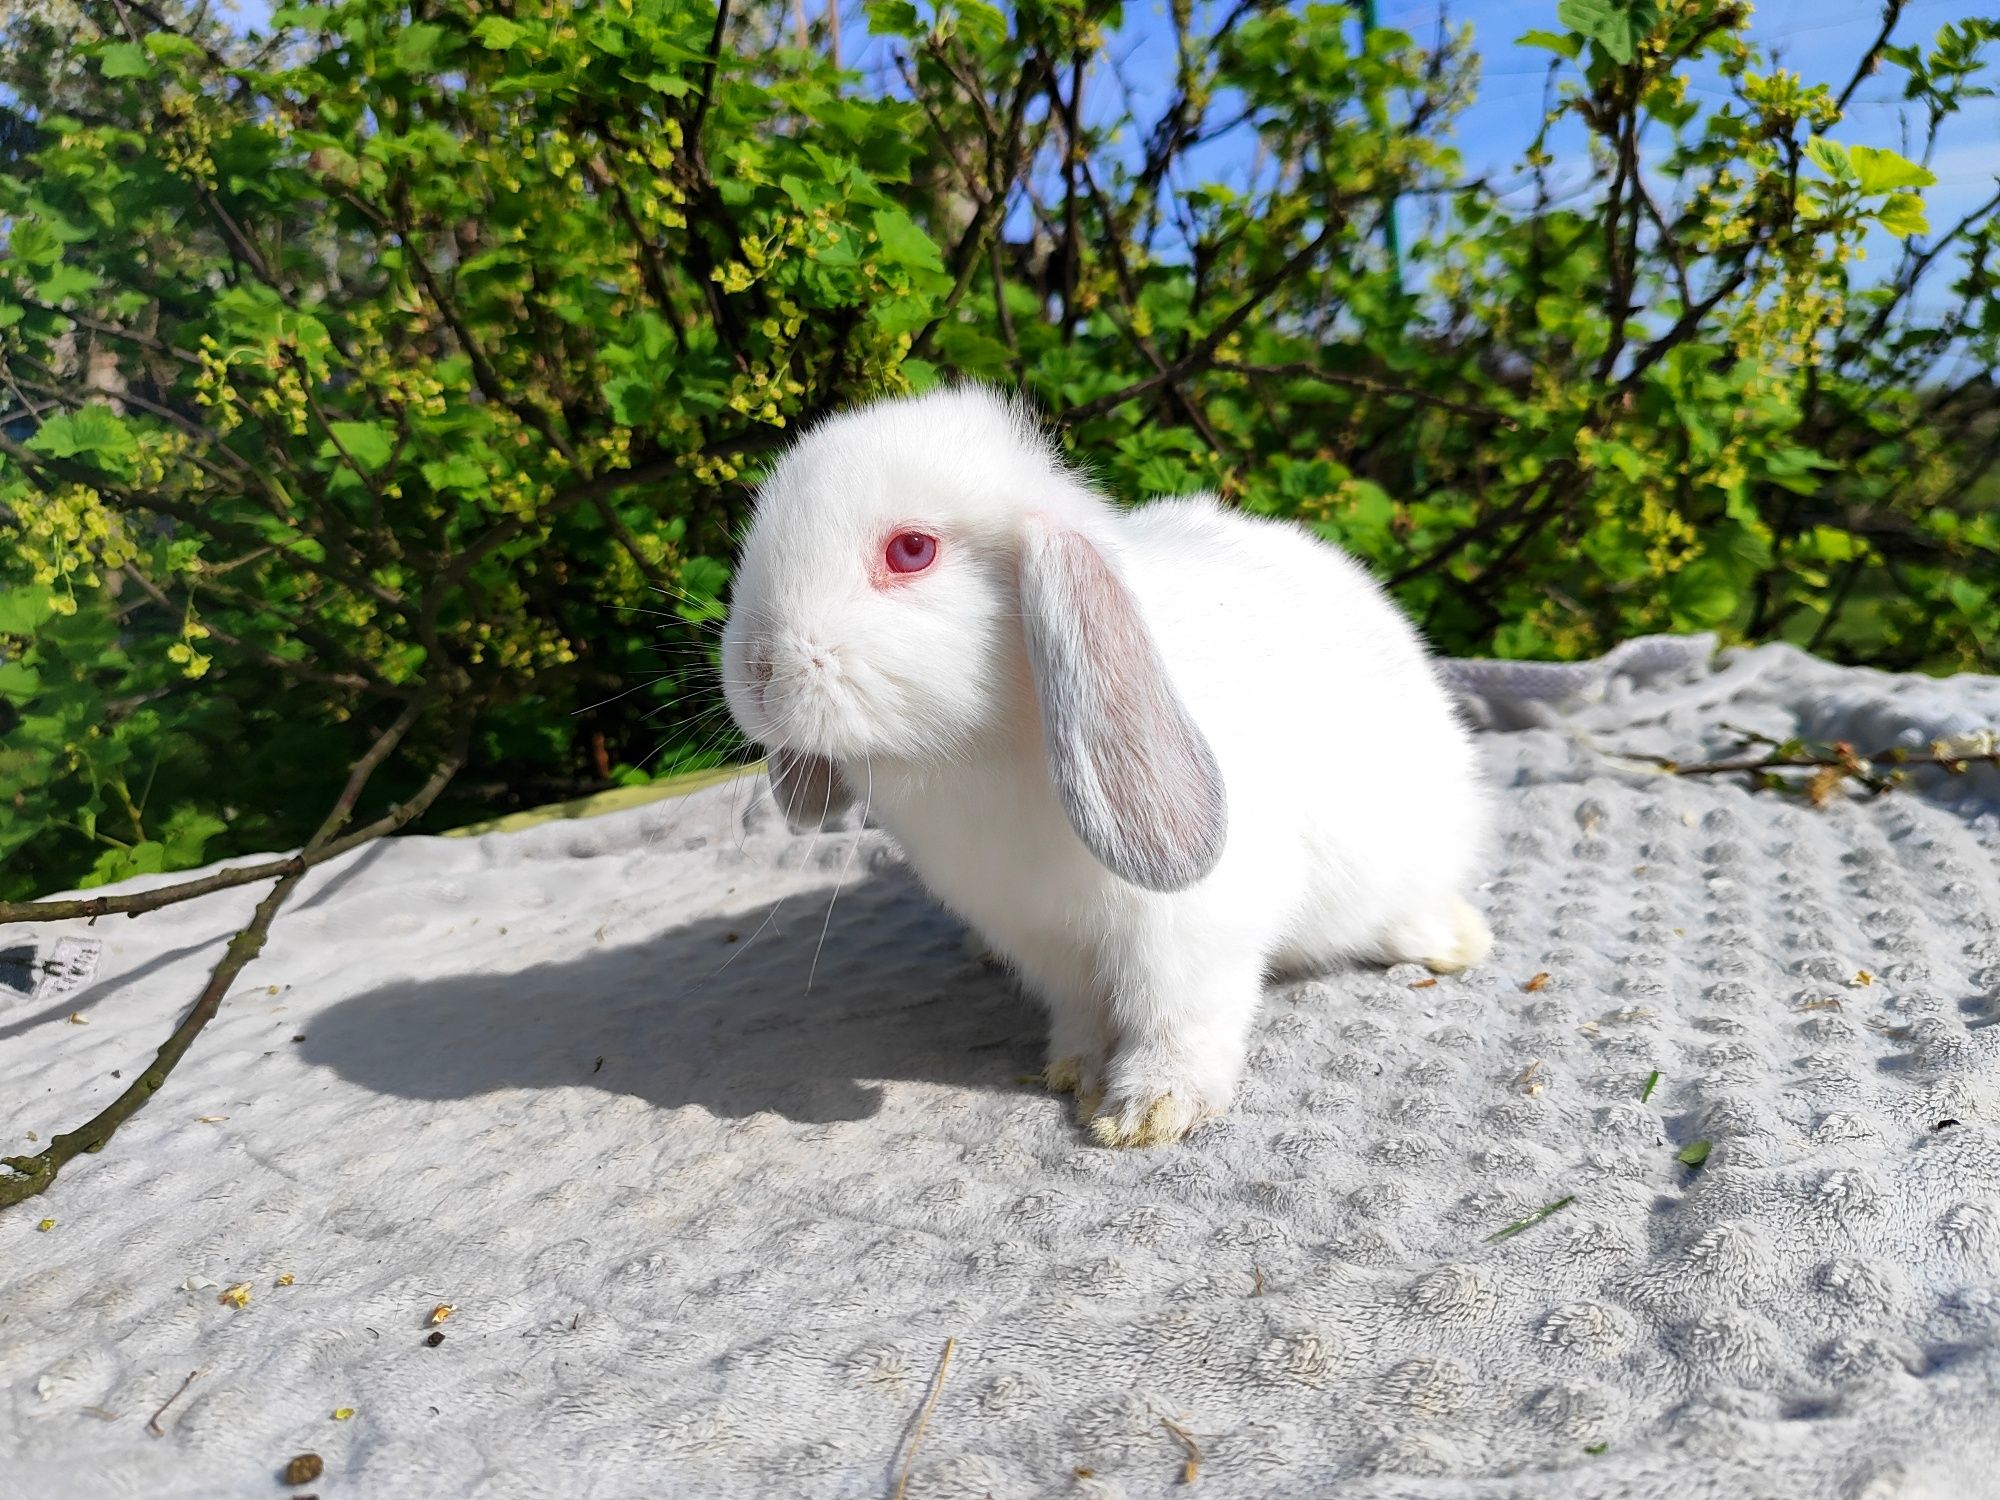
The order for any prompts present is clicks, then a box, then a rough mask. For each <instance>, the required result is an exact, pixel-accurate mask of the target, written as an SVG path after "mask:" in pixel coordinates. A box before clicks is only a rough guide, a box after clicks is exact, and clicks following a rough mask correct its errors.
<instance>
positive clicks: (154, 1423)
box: [146, 1370, 201, 1437]
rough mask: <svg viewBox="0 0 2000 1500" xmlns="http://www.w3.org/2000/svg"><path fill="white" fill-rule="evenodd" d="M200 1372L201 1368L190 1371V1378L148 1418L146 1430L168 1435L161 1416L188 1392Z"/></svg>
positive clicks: (154, 1433)
mask: <svg viewBox="0 0 2000 1500" xmlns="http://www.w3.org/2000/svg"><path fill="white" fill-rule="evenodd" d="M200 1374H201V1371H199V1370H189V1371H188V1378H187V1379H186V1380H183V1381H182V1382H181V1387H180V1389H179V1390H177V1391H175V1392H174V1393H173V1394H172V1395H171V1396H169V1397H167V1399H166V1400H164V1401H162V1402H161V1403H160V1409H159V1410H158V1411H156V1412H154V1413H153V1415H152V1416H150V1417H148V1418H147V1419H146V1431H148V1432H150V1433H152V1435H153V1436H154V1437H165V1436H166V1435H167V1429H166V1428H164V1427H162V1426H161V1425H160V1418H162V1417H164V1416H165V1415H166V1414H167V1408H168V1407H170V1406H172V1405H173V1404H174V1403H175V1402H176V1401H178V1400H180V1399H181V1397H183V1396H185V1395H186V1394H187V1388H188V1387H189V1386H191V1385H193V1384H194V1383H195V1378H196V1377H197V1376H199V1375H200Z"/></svg>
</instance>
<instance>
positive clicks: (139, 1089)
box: [0, 710, 472, 1208]
mask: <svg viewBox="0 0 2000 1500" xmlns="http://www.w3.org/2000/svg"><path fill="white" fill-rule="evenodd" d="M471 723H472V716H471V713H470V712H469V710H468V711H465V712H462V713H461V715H460V720H459V729H458V736H457V740H456V743H455V744H454V746H453V748H452V751H451V753H450V754H449V755H448V756H447V757H446V759H445V760H444V762H443V763H442V764H441V765H439V766H438V768H437V769H436V771H435V772H433V773H432V775H431V778H430V780H429V781H428V782H426V783H425V784H424V786H423V788H422V789H421V790H420V791H419V792H418V793H417V795H416V796H415V797H413V798H411V799H410V801H409V802H407V803H405V804H404V805H403V806H402V807H400V808H398V809H397V810H396V812H395V813H394V814H392V816H391V818H389V819H383V820H380V822H379V823H378V824H375V825H371V828H379V827H380V826H381V823H393V824H394V826H397V827H400V826H402V824H404V823H407V822H410V821H411V820H412V819H414V818H417V817H419V816H421V815H422V813H423V812H424V811H425V810H426V809H428V808H429V807H430V805H431V804H432V803H433V802H435V801H436V800H437V798H438V795H439V794H440V793H441V792H443V791H444V789H445V787H446V786H447V785H448V784H449V783H450V781H451V779H452V777H454V776H456V775H457V774H458V771H459V768H460V767H461V766H463V765H464V764H465V757H466V749H467V744H468V742H469V740H470V737H471ZM398 724H399V725H402V727H403V728H407V727H408V726H407V725H406V724H403V723H402V721H401V720H400V719H399V720H398ZM394 728H395V726H392V729H394ZM396 733H397V737H398V738H400V737H401V731H400V730H396ZM388 734H389V732H388V731H385V732H384V734H383V736H382V737H381V739H387V738H388ZM380 743H381V740H380V739H378V741H377V744H378V746H379V745H380ZM392 748H393V742H392ZM387 754H388V751H387V750H383V751H382V752H381V754H380V755H376V754H375V753H374V751H373V750H372V749H371V751H370V754H369V755H367V756H364V757H363V758H362V761H361V762H360V763H358V764H357V765H356V767H355V773H354V775H351V776H350V777H349V778H348V784H347V786H346V787H345V788H344V789H343V790H342V792H341V796H340V799H339V800H338V801H337V802H336V803H335V804H334V806H333V809H332V811H330V812H329V813H328V814H327V817H326V820H325V822H323V823H322V824H321V825H320V830H319V832H318V833H317V834H315V835H314V838H315V840H324V839H328V838H330V837H331V836H332V835H333V834H334V833H335V832H337V831H338V830H339V829H340V828H341V827H342V826H343V825H344V824H345V823H346V821H347V819H348V816H349V815H350V813H351V812H352V809H353V805H354V801H355V799H356V798H358V797H359V795H360V791H361V785H362V783H363V782H365V780H366V775H365V774H364V768H365V770H366V771H372V770H373V769H374V768H375V767H376V766H379V765H380V763H381V761H382V759H384V758H386V756H387ZM365 831H366V830H364V832H365ZM371 836H373V837H379V836H380V835H379V833H374V834H371ZM356 841H359V836H358V835H357V836H356V839H355V840H354V841H341V842H347V843H348V845H349V847H352V845H353V842H356ZM333 847H334V845H333V844H323V845H321V847H320V848H318V849H316V848H314V847H313V846H311V845H308V846H307V849H306V851H305V853H304V854H302V855H301V856H299V858H300V860H301V861H302V862H303V861H304V859H305V858H306V857H307V856H309V855H312V854H320V853H322V851H323V850H325V849H331V848H333ZM304 879H305V867H304V866H303V863H302V864H301V868H299V869H297V870H295V871H293V872H291V873H289V874H286V875H285V876H284V877H283V878H281V879H280V880H279V881H278V882H277V884H275V885H273V886H272V887H271V889H270V891H269V892H268V893H267V894H266V895H265V897H264V899H263V900H262V901H260V902H258V903H257V909H256V911H255V912H254V913H253V914H252V915H251V918H250V921H249V924H248V925H247V926H245V927H244V928H243V929H242V931H240V932H238V933H237V934H236V936H235V937H233V938H231V939H230V940H229V947H228V948H227V949H226V950H225V951H224V953H223V955H222V959H221V961H220V962H219V963H217V964H216V966H215V968H214V970H213V971H212V972H211V973H210V975H209V978H208V983H207V984H206V985H204V986H203V987H202V992H201V994H200V995H199V996H197V997H196V999H195V1003H194V1006H193V1008H192V1009H190V1010H189V1011H188V1013H187V1015H186V1016H185V1017H183V1018H182V1020H181V1023H180V1025H179V1026H177V1027H175V1028H174V1031H173V1033H172V1035H170V1036H169V1037H168V1038H167V1039H166V1041H165V1042H163V1043H162V1044H161V1045H160V1049H159V1051H158V1052H157V1053H155V1054H154V1056H153V1061H152V1063H151V1064H150V1065H149V1066H148V1067H147V1068H146V1069H145V1070H144V1071H143V1072H142V1073H140V1075H139V1076H138V1077H137V1078H136V1079H135V1080H134V1081H133V1082H132V1083H131V1084H130V1085H129V1086H128V1087H127V1088H126V1089H125V1091H124V1092H123V1093H122V1094H120V1095H119V1096H118V1097H117V1098H116V1099H114V1100H112V1101H111V1103H110V1104H108V1105H106V1106H105V1107H104V1108H103V1109H102V1110H100V1111H98V1113H97V1114H95V1115H93V1116H92V1117H91V1118H90V1119H88V1120H86V1121H85V1122H84V1123H83V1124H81V1125H79V1126H78V1127H77V1128H76V1129H75V1130H69V1131H64V1132H62V1133H61V1134H59V1135H56V1136H54V1137H52V1138H51V1139H50V1141H49V1144H48V1147H47V1148H46V1149H45V1150H43V1151H42V1152H40V1153H39V1154H37V1155H35V1156H9V1157H5V1158H0V1164H4V1165H5V1166H7V1167H9V1168H11V1169H12V1170H13V1172H14V1174H15V1175H13V1176H12V1177H6V1178H0V1208H5V1207H8V1206H9V1205H11V1204H15V1203H20V1202H23V1201H24V1200H26V1199H28V1198H31V1197H33V1196H34V1195H35V1194H37V1193H41V1192H45V1191H46V1190H47V1189H48V1188H49V1186H50V1185H51V1184H52V1183H53V1182H54V1181H55V1180H56V1176H57V1174H58V1173H59V1172H61V1171H62V1169H63V1167H64V1166H66V1165H67V1164H68V1163H69V1162H70V1161H72V1160H73V1159H75V1158H76V1157H78V1156H80V1155H82V1154H83V1153H84V1152H86V1151H101V1150H103V1149H104V1145H105V1143H106V1142H107V1141H109V1140H110V1139H111V1137H112V1135H113V1134H114V1133H115V1132H116V1131H117V1129H118V1127H119V1126H121V1125H123V1124H124V1123H125V1121H126V1120H128V1119H130V1118H131V1117H132V1116H133V1115H135V1114H137V1113H138V1112H139V1111H140V1110H141V1109H143V1108H144V1107H145V1105H146V1102H147V1101H148V1100H149V1099H151V1098H152V1097H153V1095H154V1094H156V1093H158V1092H159V1090H160V1089H161V1088H162V1087H164V1086H165V1084H166V1081H167V1075H168V1074H169V1073H171V1072H173V1070H174V1068H175V1066H176V1065H177V1064H178V1063H179V1062H180V1060H181V1058H182V1057H184V1056H185V1055H186V1054H187V1050H188V1048H189V1047H190V1046H191V1045H193V1042H194V1039H195V1038H196V1037H197V1036H199V1035H200V1034H201V1030H202V1028H203V1027H204V1026H206V1025H207V1024H208V1023H209V1022H210V1021H211V1020H213V1019H214V1018H215V1014H216V1012H217V1011H218V1010H220V1009H221V1007H222V1001H223V997H224V996H225V995H227V994H228V993H229V988H230V986H231V985H232V984H234V983H235V982H236V978H237V976H238V975H239V974H241V973H242V972H243V970H244V968H245V967H246V966H248V965H249V963H250V962H251V961H252V960H253V959H255V958H256V957H257V955H258V954H259V953H261V952H263V950H264V943H265V940H266V939H267V938H268V937H269V936H270V933H271V924H272V922H274V921H275V920H276V919H277V916H278V912H279V910H280V909H281V908H282V907H283V906H284V904H285V902H286V901H287V900H288V899H290V897H291V895H292V893H293V892H294V891H295V890H297V889H298V886H299V882H300V881H302V880H304Z"/></svg>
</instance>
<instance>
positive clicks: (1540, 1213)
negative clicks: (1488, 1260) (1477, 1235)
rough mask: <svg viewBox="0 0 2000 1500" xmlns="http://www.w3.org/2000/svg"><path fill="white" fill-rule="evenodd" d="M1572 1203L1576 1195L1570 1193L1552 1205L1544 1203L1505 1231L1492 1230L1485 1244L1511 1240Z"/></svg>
mask: <svg viewBox="0 0 2000 1500" xmlns="http://www.w3.org/2000/svg"><path fill="white" fill-rule="evenodd" d="M1574 1202H1576V1194H1575V1193H1571V1194H1570V1195H1569V1196H1568V1197H1566V1198H1558V1199H1556V1201H1555V1202H1553V1203H1544V1204H1543V1205H1542V1206H1541V1207H1540V1208H1538V1209H1536V1210H1535V1211H1534V1212H1533V1213H1531V1214H1529V1215H1528V1217H1527V1218H1525V1219H1516V1220H1515V1221H1514V1222H1513V1223H1511V1224H1509V1225H1508V1226H1507V1227H1506V1228H1505V1229H1496V1230H1494V1231H1493V1233H1491V1234H1489V1235H1487V1236H1486V1243H1487V1244H1489V1245H1491V1244H1493V1243H1494V1242H1495V1241H1497V1240H1511V1239H1512V1238H1513V1237H1514V1236H1515V1235H1517V1234H1519V1233H1520V1232H1521V1231H1522V1230H1524V1229H1533V1228H1534V1227H1535V1226H1536V1225H1537V1224H1539V1223H1541V1222H1542V1220H1544V1219H1546V1218H1548V1217H1549V1216H1550V1215H1551V1214H1558V1213H1561V1212H1562V1211H1563V1210H1564V1209H1566V1208H1568V1207H1569V1206H1570V1205H1571V1204H1572V1203H1574Z"/></svg>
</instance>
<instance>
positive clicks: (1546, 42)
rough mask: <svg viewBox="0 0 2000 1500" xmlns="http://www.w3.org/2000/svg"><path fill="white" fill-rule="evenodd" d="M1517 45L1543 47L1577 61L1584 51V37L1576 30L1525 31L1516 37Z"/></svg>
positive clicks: (1515, 43)
mask: <svg viewBox="0 0 2000 1500" xmlns="http://www.w3.org/2000/svg"><path fill="white" fill-rule="evenodd" d="M1514 45H1515V46H1516V47H1542V48H1545V49H1547V50H1548V51H1550V52H1554V53H1558V54H1560V55H1561V56H1563V57H1567V58H1568V59H1569V60H1570V61H1571V62H1575V61H1576V57H1577V54H1578V53H1580V52H1581V51H1583V38H1582V37H1580V36H1578V35H1577V34H1576V33H1575V32H1574V31H1524V32H1522V33H1521V34H1520V35H1519V36H1517V37H1515V38H1514Z"/></svg>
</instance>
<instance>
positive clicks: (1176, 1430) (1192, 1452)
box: [1160, 1417, 1201, 1484]
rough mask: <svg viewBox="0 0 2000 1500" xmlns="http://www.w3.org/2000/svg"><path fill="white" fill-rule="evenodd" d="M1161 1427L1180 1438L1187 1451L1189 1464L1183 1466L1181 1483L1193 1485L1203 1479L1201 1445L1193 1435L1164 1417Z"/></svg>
mask: <svg viewBox="0 0 2000 1500" xmlns="http://www.w3.org/2000/svg"><path fill="white" fill-rule="evenodd" d="M1160 1425H1161V1426H1162V1427H1164V1428H1166V1429H1167V1431H1168V1432H1171V1433H1172V1434H1173V1435H1174V1436H1175V1437H1176V1438H1178V1439H1179V1440H1180V1443H1181V1446H1182V1447H1184V1448H1186V1449H1187V1462H1186V1463H1184V1464H1182V1465H1181V1483H1182V1484H1193V1483H1194V1482H1195V1480H1196V1479H1198V1478H1200V1477H1201V1444H1199V1443H1197V1442H1196V1441H1195V1440H1194V1434H1193V1433H1191V1432H1189V1431H1188V1430H1187V1429H1186V1428H1185V1427H1183V1426H1181V1424H1180V1423H1178V1422H1170V1421H1168V1420H1167V1419H1166V1418H1165V1417H1162V1418H1160Z"/></svg>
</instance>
